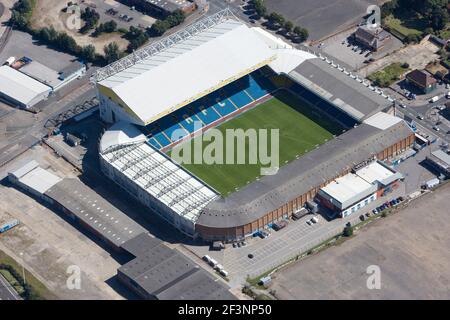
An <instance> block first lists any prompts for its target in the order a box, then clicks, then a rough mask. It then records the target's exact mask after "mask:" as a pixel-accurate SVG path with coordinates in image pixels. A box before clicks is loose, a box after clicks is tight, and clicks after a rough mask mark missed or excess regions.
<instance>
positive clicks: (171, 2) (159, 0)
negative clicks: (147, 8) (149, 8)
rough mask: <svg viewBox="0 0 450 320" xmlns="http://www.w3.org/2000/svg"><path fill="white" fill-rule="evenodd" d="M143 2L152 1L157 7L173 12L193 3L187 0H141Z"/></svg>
mask: <svg viewBox="0 0 450 320" xmlns="http://www.w3.org/2000/svg"><path fill="white" fill-rule="evenodd" d="M141 1H143V2H147V3H151V4H152V5H154V6H155V7H159V8H162V9H164V10H166V11H168V12H173V11H175V10H178V9H183V8H185V7H186V6H189V5H192V2H189V1H187V0H178V1H177V0H141Z"/></svg>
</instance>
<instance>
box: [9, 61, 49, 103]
mask: <svg viewBox="0 0 450 320" xmlns="http://www.w3.org/2000/svg"><path fill="white" fill-rule="evenodd" d="M50 91H51V88H50V87H49V86H46V85H44V84H43V83H40V82H39V81H36V80H34V79H33V78H31V77H29V76H27V75H25V74H23V73H22V72H19V71H17V70H15V69H13V68H11V67H9V66H1V67H0V94H2V95H4V96H6V97H8V98H10V99H12V100H15V101H17V102H19V103H21V104H23V105H24V106H27V107H28V106H32V105H33V104H35V103H36V102H38V101H35V100H38V98H39V97H40V96H45V95H47V94H48V93H49V92H50Z"/></svg>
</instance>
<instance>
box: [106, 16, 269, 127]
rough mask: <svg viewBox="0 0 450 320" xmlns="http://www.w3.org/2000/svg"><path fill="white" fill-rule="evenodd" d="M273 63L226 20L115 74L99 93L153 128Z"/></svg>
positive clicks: (241, 27)
mask: <svg viewBox="0 0 450 320" xmlns="http://www.w3.org/2000/svg"><path fill="white" fill-rule="evenodd" d="M186 30H189V27H188V28H187V29H186ZM144 49H145V48H144ZM273 59H274V53H273V52H272V50H270V48H269V47H267V45H266V44H265V43H264V41H263V40H261V39H260V38H259V37H258V36H257V35H256V34H255V33H254V32H253V31H252V30H251V29H250V28H248V27H247V26H246V25H245V24H243V23H241V22H239V21H237V20H234V19H226V20H223V21H221V22H220V23H218V24H216V25H213V26H211V27H209V28H206V29H204V30H202V31H201V32H198V33H195V34H192V35H191V36H189V37H186V38H185V39H182V40H180V39H179V40H178V42H174V43H173V44H172V45H170V46H169V45H167V46H166V47H165V48H163V49H160V51H159V52H156V51H155V53H154V54H152V55H149V56H147V57H146V58H144V59H142V60H139V61H138V62H136V63H134V64H133V65H131V66H129V67H127V68H125V69H123V70H122V71H119V72H116V73H111V75H110V76H107V77H105V78H104V79H102V80H101V81H100V82H98V87H99V91H100V92H101V93H102V94H104V95H106V96H111V94H113V95H116V96H118V97H119V98H120V100H121V103H123V104H125V105H126V107H128V108H130V109H131V110H132V112H133V113H134V114H135V115H136V117H137V118H138V120H139V121H140V122H141V124H148V123H150V122H152V121H154V120H156V119H158V118H161V117H163V116H164V115H167V114H169V113H171V112H173V111H175V110H177V109H179V108H181V107H183V106H185V105H187V104H189V103H191V102H193V101H195V100H197V99H199V98H200V97H202V96H204V95H206V94H208V93H210V92H212V91H214V90H217V89H218V88H220V87H222V86H224V85H226V84H228V83H230V82H232V81H234V80H236V79H238V78H240V77H242V76H244V75H245V74H248V73H251V72H252V71H254V70H256V69H259V68H260V67H262V66H263V65H266V64H268V63H269V62H270V61H272V60H273ZM99 73H102V71H99ZM100 79H101V78H100ZM148 101H152V104H151V106H150V105H148Z"/></svg>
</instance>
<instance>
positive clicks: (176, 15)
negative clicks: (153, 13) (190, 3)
mask: <svg viewBox="0 0 450 320" xmlns="http://www.w3.org/2000/svg"><path fill="white" fill-rule="evenodd" d="M184 19H185V15H184V12H183V11H181V10H179V9H178V10H175V11H174V12H172V13H171V14H170V15H169V16H168V17H167V18H166V19H165V21H167V23H168V24H169V28H172V27H175V26H177V25H179V24H181V23H183V22H184Z"/></svg>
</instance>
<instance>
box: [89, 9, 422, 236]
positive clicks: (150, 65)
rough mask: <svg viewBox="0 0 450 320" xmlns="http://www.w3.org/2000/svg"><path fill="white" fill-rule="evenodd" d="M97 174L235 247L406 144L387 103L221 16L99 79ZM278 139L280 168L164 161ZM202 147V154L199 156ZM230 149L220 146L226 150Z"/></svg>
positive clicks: (321, 61) (322, 62) (344, 75)
mask: <svg viewBox="0 0 450 320" xmlns="http://www.w3.org/2000/svg"><path fill="white" fill-rule="evenodd" d="M93 80H94V81H95V82H96V85H97V94H98V99H99V101H100V116H101V118H102V119H103V120H104V121H105V122H106V123H108V124H110V127H109V128H108V130H106V131H105V133H104V134H103V136H102V138H101V140H100V144H99V155H100V163H101V168H102V171H103V172H104V174H105V175H106V176H108V177H109V178H110V179H111V180H112V181H114V182H115V183H116V184H117V185H118V186H120V187H121V188H123V190H125V191H126V192H128V193H129V194H130V195H131V196H132V197H134V198H135V199H136V200H137V201H139V202H141V203H142V204H144V205H145V206H146V207H148V208H149V211H152V212H155V213H157V214H159V215H160V216H161V217H163V218H164V219H165V220H166V221H167V222H168V223H170V224H172V225H173V226H174V227H175V228H177V229H178V230H179V231H181V232H182V233H184V234H186V235H188V236H189V237H192V238H200V239H203V240H206V241H211V240H222V241H235V240H238V239H243V238H245V237H247V236H251V235H252V234H254V233H255V232H257V231H258V230H262V229H265V228H267V227H268V225H269V224H271V223H273V222H276V221H278V220H280V219H286V218H288V217H289V216H291V215H292V214H293V213H294V212H295V211H296V210H298V209H299V208H300V207H303V206H304V205H305V204H306V203H307V202H308V201H310V200H312V199H314V198H315V197H316V195H317V193H318V191H319V190H320V188H322V187H324V186H325V185H327V184H328V183H330V182H333V181H334V180H336V179H337V178H339V177H342V176H344V175H346V174H348V173H350V172H352V171H353V170H355V168H359V167H360V166H361V164H366V163H369V162H370V161H376V160H378V161H383V160H386V159H389V158H391V157H393V156H395V155H397V154H399V153H401V152H403V151H405V150H406V149H407V148H408V147H410V146H411V145H412V144H413V143H414V139H415V136H414V132H413V131H412V130H411V129H410V128H409V127H408V125H407V124H406V123H405V122H404V121H403V120H401V119H399V118H396V117H395V116H393V115H391V113H392V110H393V108H394V101H393V99H391V98H390V97H389V96H387V95H386V94H384V93H383V92H382V91H381V90H379V89H378V88H375V87H372V86H371V85H370V83H369V82H368V81H366V80H365V79H362V78H360V77H358V76H356V75H354V74H352V73H351V72H349V71H347V70H346V69H345V68H344V67H342V66H340V65H339V64H336V63H334V62H333V61H330V60H329V59H328V58H326V57H323V56H321V55H320V54H317V55H316V54H315V53H313V52H310V51H306V50H302V49H297V48H294V47H292V46H291V45H289V44H287V43H286V42H284V41H283V40H281V39H280V38H277V37H275V36H273V35H272V34H270V33H269V32H267V31H265V30H263V29H261V28H259V27H250V26H247V25H246V24H245V23H244V22H242V21H240V20H239V19H238V18H236V17H235V16H234V15H233V13H232V12H231V11H230V10H228V9H226V10H223V11H220V12H218V13H216V14H214V15H212V16H209V17H206V18H204V19H202V20H199V21H197V22H195V23H194V24H192V25H190V26H188V27H186V28H185V29H183V30H180V31H178V32H176V33H174V34H172V35H170V36H168V37H166V38H163V39H161V40H159V41H157V42H154V43H152V44H150V45H148V46H146V47H143V48H141V49H139V50H137V51H135V52H134V53H132V54H130V55H129V56H127V57H125V58H122V59H120V60H118V61H116V62H114V63H112V64H111V65H108V66H106V67H104V68H102V69H99V70H97V71H96V73H95V75H94V79H93ZM213 128H215V129H217V130H219V131H220V132H225V131H226V130H227V129H243V130H244V131H245V130H248V129H256V130H258V129H279V169H278V171H277V172H276V174H272V175H261V170H260V168H261V165H259V164H234V165H230V164H206V163H205V164H202V163H199V164H198V163H195V164H183V163H177V162H176V161H174V160H173V159H172V157H171V154H172V152H173V151H174V150H175V149H176V148H178V147H180V148H181V147H183V146H185V145H186V144H193V145H194V144H195V141H196V140H198V139H204V137H205V136H207V135H208V134H209V132H211V131H213V130H211V129H213ZM206 147H207V144H206V145H205V146H204V148H206ZM224 148H225V149H224V151H226V150H227V149H226V146H224Z"/></svg>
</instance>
